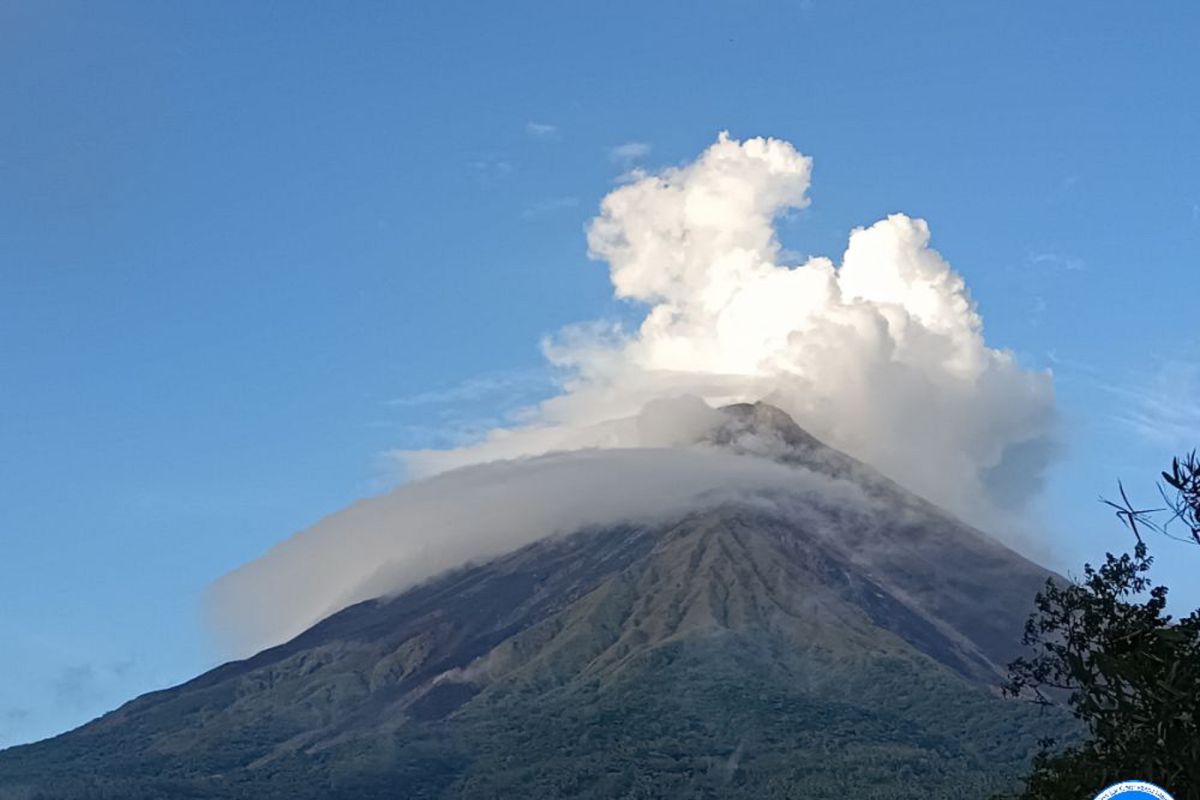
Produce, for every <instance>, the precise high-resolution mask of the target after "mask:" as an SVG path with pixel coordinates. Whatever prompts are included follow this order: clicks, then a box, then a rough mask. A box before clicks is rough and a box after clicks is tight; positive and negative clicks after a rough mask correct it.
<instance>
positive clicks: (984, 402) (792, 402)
mask: <svg viewBox="0 0 1200 800" xmlns="http://www.w3.org/2000/svg"><path fill="white" fill-rule="evenodd" d="M811 164H812V162H811V160H810V159H809V158H808V157H807V156H804V155H801V154H800V153H799V152H797V151H796V150H795V148H793V147H792V145H790V144H789V143H787V142H783V141H779V140H775V139H749V140H747V141H744V142H739V141H736V140H733V139H731V138H729V137H727V136H725V135H722V136H721V137H720V138H719V139H718V141H717V142H716V143H715V144H714V145H712V146H711V147H710V148H709V149H708V150H706V151H705V152H704V153H703V154H701V156H700V157H699V158H698V159H697V160H696V161H695V162H693V163H691V164H688V165H686V166H683V167H678V168H670V169H666V170H664V171H663V172H661V173H658V174H647V175H644V176H642V177H640V178H638V179H637V180H635V181H633V182H631V183H629V184H627V185H623V186H621V187H619V188H617V189H615V190H613V191H612V192H611V193H610V194H609V195H608V196H607V197H606V198H605V199H604V201H603V203H602V205H601V212H600V215H599V216H597V217H596V218H595V219H594V220H593V221H592V224H591V227H590V229H589V232H588V244H589V249H590V253H591V254H592V256H593V257H594V258H597V259H600V260H603V261H606V262H607V263H608V266H609V273H610V277H611V280H612V283H613V288H614V292H615V294H616V295H617V297H620V298H624V299H628V300H630V301H633V302H636V303H639V304H642V305H643V307H644V308H645V309H646V313H645V317H644V319H643V320H642V322H641V324H640V326H639V327H638V328H637V330H633V331H627V330H624V329H622V328H621V327H620V326H618V325H615V324H611V323H592V324H587V325H580V326H574V327H571V328H568V329H566V330H564V331H563V332H561V333H560V334H559V335H558V336H556V337H553V338H551V339H550V340H548V341H547V342H546V343H545V345H544V349H545V352H546V355H547V357H548V358H549V360H550V361H551V363H552V364H554V365H555V366H557V367H559V368H560V369H562V370H564V371H565V372H566V375H567V378H566V379H565V381H564V384H563V391H562V393H561V394H559V395H558V396H556V397H553V398H551V399H550V400H547V401H546V402H544V403H542V404H541V405H539V406H538V407H536V408H535V409H532V410H531V411H530V412H529V414H528V420H527V422H526V424H523V425H519V426H516V427H508V428H503V429H498V430H495V431H492V432H491V433H490V434H489V435H488V436H487V437H486V438H485V439H484V440H482V441H481V442H479V443H478V444H476V445H473V446H470V447H465V448H459V449H455V450H448V451H430V450H426V451H407V452H401V453H398V454H397V457H399V458H400V459H401V460H402V461H403V462H404V463H405V465H406V466H407V468H408V470H409V471H410V474H436V473H438V472H441V471H444V470H447V469H451V468H454V467H457V466H462V465H465V464H472V463H479V462H484V461H490V460H495V459H501V458H513V457H517V456H522V455H529V454H536V453H543V452H549V451H553V450H562V449H572V448H577V447H603V446H636V445H637V444H638V442H637V441H636V439H628V438H624V439H622V438H614V436H613V434H612V431H611V429H610V427H609V425H608V421H609V420H613V419H618V418H622V417H628V416H630V415H632V414H635V413H636V412H637V411H638V409H640V408H641V407H642V406H643V405H644V404H645V403H646V402H648V401H650V400H652V399H654V398H656V397H662V396H670V395H678V394H693V395H696V396H700V397H703V398H705V399H706V400H708V401H710V402H712V403H714V404H716V403H721V402H725V401H733V400H758V399H766V400H768V401H770V402H772V403H775V404H776V405H779V406H781V407H782V408H784V409H785V410H786V411H788V412H789V413H790V414H792V415H793V416H794V417H795V418H796V420H797V421H798V422H799V423H800V424H801V425H802V426H804V427H806V428H808V429H809V430H810V431H812V432H813V433H814V434H815V435H817V436H819V437H821V438H823V439H824V440H826V441H828V442H829V443H831V444H833V445H834V446H836V447H839V448H841V449H843V450H846V451H847V452H849V453H851V454H852V455H855V456H857V457H859V458H862V459H863V460H866V461H868V462H870V463H872V464H874V465H875V466H877V467H879V468H880V469H882V470H883V471H884V472H886V473H887V474H889V475H890V476H892V477H894V478H896V479H898V480H900V482H902V483H904V484H905V485H907V486H909V487H910V488H912V489H914V490H916V491H918V492H919V493H921V494H924V495H925V496H926V497H928V498H930V499H931V500H934V501H935V502H938V503H940V504H942V505H944V506H945V507H947V508H949V509H951V510H953V511H955V512H957V513H959V514H961V515H963V516H965V517H967V518H969V519H971V520H973V521H976V522H980V523H990V522H995V521H996V520H997V519H999V518H1001V517H1003V516H1006V515H1009V514H1011V513H1013V512H1015V511H1016V509H1015V508H1014V506H1019V505H1020V504H1021V503H1022V502H1023V501H1024V500H1025V499H1027V497H1028V496H1029V495H1031V494H1033V493H1035V492H1036V491H1037V489H1038V488H1039V486H1040V480H1041V476H1042V473H1043V471H1044V469H1045V467H1046V466H1047V463H1048V461H1049V460H1050V459H1051V458H1052V457H1053V454H1054V446H1053V442H1054V438H1055V405H1054V392H1053V384H1052V380H1051V376H1050V374H1049V373H1048V372H1044V371H1032V370H1027V369H1024V368H1022V367H1021V366H1020V365H1019V364H1018V363H1017V361H1016V359H1015V357H1014V356H1013V355H1012V354H1011V353H1010V352H1008V351H1005V350H1000V349H995V348H992V347H989V346H988V345H987V343H986V342H985V340H984V337H983V323H982V320H981V318H980V316H979V313H978V310H977V309H976V307H975V304H974V302H973V301H972V299H971V297H970V295H969V293H968V292H967V288H966V286H965V284H964V282H963V279H962V278H961V277H960V276H959V275H958V274H957V273H956V272H955V271H954V270H953V269H952V268H951V267H950V265H949V264H948V263H947V262H946V260H945V259H944V258H942V256H941V255H940V254H939V253H938V252H937V251H936V250H934V249H932V248H931V247H930V229H929V226H928V225H927V224H926V223H925V221H923V220H920V219H913V218H911V217H908V216H905V215H904V214H893V215H891V216H889V217H887V218H886V219H883V220H879V221H877V222H875V223H874V224H872V225H870V226H868V227H864V228H857V229H855V230H854V231H852V232H851V234H850V239H849V244H848V246H847V248H846V251H845V252H844V253H843V255H842V257H841V261H840V264H837V263H835V262H834V261H832V260H831V259H829V258H823V257H816V258H810V259H809V260H807V261H806V262H804V263H801V264H788V263H785V262H784V261H783V258H784V256H783V255H782V254H781V248H780V245H779V242H778V240H777V238H776V235H775V229H774V220H775V218H776V217H777V216H779V215H781V214H782V213H784V212H786V211H787V210H789V209H795V208H802V207H804V206H806V205H807V204H808V198H807V191H808V187H809V177H810V173H811Z"/></svg>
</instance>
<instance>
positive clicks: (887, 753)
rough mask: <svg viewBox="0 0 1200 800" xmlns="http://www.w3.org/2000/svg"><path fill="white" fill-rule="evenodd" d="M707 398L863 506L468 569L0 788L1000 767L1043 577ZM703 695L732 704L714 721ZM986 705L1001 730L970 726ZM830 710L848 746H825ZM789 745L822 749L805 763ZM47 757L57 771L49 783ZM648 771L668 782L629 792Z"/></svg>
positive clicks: (588, 535)
mask: <svg viewBox="0 0 1200 800" xmlns="http://www.w3.org/2000/svg"><path fill="white" fill-rule="evenodd" d="M722 413H724V414H725V417H726V420H727V422H726V424H724V425H721V426H718V427H717V428H715V429H714V430H713V431H712V432H711V433H710V437H711V440H712V443H713V444H715V445H717V446H722V447H731V448H734V449H737V450H740V451H744V452H748V453H752V454H755V455H764V454H769V457H772V458H777V459H781V460H782V459H791V460H792V462H793V463H797V464H802V465H803V466H805V468H808V469H812V468H814V466H815V467H816V468H818V469H821V470H824V471H826V474H831V473H832V474H833V477H836V478H837V479H838V480H847V481H851V482H853V483H854V484H855V485H857V486H859V487H860V488H862V489H863V491H864V492H866V493H868V494H870V495H872V496H873V497H874V499H875V500H876V501H878V503H877V504H876V505H873V506H865V505H864V506H862V507H845V506H839V505H838V504H837V503H836V502H826V501H824V500H822V499H820V498H818V499H813V498H812V497H809V496H805V497H801V498H797V497H793V496H789V495H787V494H770V493H768V494H766V495H763V496H759V497H755V498H752V499H748V500H747V501H745V502H736V503H734V502H728V503H724V504H721V505H718V506H716V507H712V508H706V509H704V510H702V511H696V512H693V513H690V514H685V515H683V516H682V517H681V518H678V519H674V520H670V521H666V522H659V523H654V524H642V525H635V524H627V525H616V526H609V527H605V528H599V529H587V530H581V531H576V532H574V533H570V534H567V535H562V536H556V537H551V538H549V539H546V540H542V541H538V542H535V543H533V544H529V545H526V546H524V547H521V548H518V549H516V550H514V551H512V552H510V553H508V554H505V555H503V556H500V557H498V558H495V559H490V560H487V561H485V562H484V563H478V564H469V565H465V566H462V567H459V568H457V569H454V570H451V571H449V572H447V573H444V574H442V575H440V576H438V577H435V578H433V579H431V580H428V581H425V582H423V583H421V584H420V585H418V586H415V587H412V588H410V589H408V590H406V591H404V592H401V593H399V594H397V595H395V596H391V597H384V598H377V599H373V600H367V601H363V602H361V603H357V604H354V605H352V606H349V607H348V608H345V609H342V610H341V611H338V612H336V613H334V614H332V615H330V616H329V617H327V618H326V619H324V620H322V621H321V622H319V623H317V624H316V625H314V626H312V627H311V628H309V629H308V630H306V631H305V632H303V633H301V634H300V635H299V636H297V637H295V638H293V639H291V640H289V641H288V642H285V643H283V644H281V645H279V646H277V647H273V648H269V649H267V650H264V651H262V652H260V653H258V654H256V655H254V656H252V657H250V658H248V659H244V660H241V661H235V662H230V663H228V664H225V665H222V666H220V667H217V668H216V669H214V670H212V671H210V672H208V673H205V674H204V675H201V676H198V677H197V678H195V679H193V680H192V681H189V682H187V683H184V684H182V685H180V686H177V687H174V688H171V689H167V690H163V691H161V692H155V693H151V694H148V695H143V696H142V697H141V698H138V699H135V700H133V701H131V702H130V703H127V704H125V705H124V706H122V707H121V708H119V709H117V710H116V711H113V712H110V713H109V714H106V715H104V716H103V717H101V718H99V719H98V720H96V721H94V722H92V723H89V724H88V725H85V726H83V727H82V728H80V729H77V730H76V731H73V732H70V733H68V734H64V735H63V736H60V737H56V738H55V739H51V740H47V741H46V742H42V743H37V744H34V745H28V746H25V747H21V748H13V749H11V750H9V751H4V752H3V753H0V798H5V797H8V796H14V797H15V796H19V795H16V794H13V793H14V792H25V795H26V796H28V797H30V798H35V797H40V796H45V797H58V796H61V797H65V798H74V797H109V796H111V797H118V796H120V797H140V796H146V797H149V796H155V794H154V793H155V792H158V793H162V792H164V791H170V792H176V793H177V794H178V796H197V797H243V796H245V797H250V796H254V797H271V796H279V797H283V796H289V797H292V796H295V797H308V796H313V797H317V796H322V797H340V796H345V797H351V796H353V797H374V796H380V797H383V796H393V795H391V794H389V792H394V791H395V790H396V789H397V788H404V789H405V790H406V791H408V792H409V795H408V796H413V797H431V798H432V797H447V798H449V797H491V796H507V795H506V794H505V793H506V792H511V791H515V790H516V787H517V786H521V785H528V784H529V783H530V782H531V781H532V782H533V783H534V784H535V785H539V786H542V791H543V792H544V793H543V794H542V795H541V796H547V797H559V796H561V797H574V796H579V797H607V796H629V797H636V796H646V797H652V796H664V797H666V796H709V794H706V793H711V792H717V791H718V790H719V791H721V792H724V793H725V794H721V795H712V796H735V797H736V796H743V795H740V794H737V793H736V792H734V793H730V787H731V786H733V785H735V784H736V785H738V786H741V788H740V789H738V791H742V792H744V793H745V794H744V796H747V797H750V796H770V795H769V791H774V790H773V789H771V788H770V787H772V786H777V787H783V788H782V789H781V791H782V790H784V789H786V790H787V791H791V790H792V788H795V787H798V786H807V787H808V789H807V791H810V793H811V792H812V791H817V794H815V795H814V796H834V792H835V789H836V787H838V786H841V787H842V790H845V789H846V788H847V787H849V788H853V789H854V790H855V791H858V792H865V794H863V796H873V795H871V794H870V792H871V791H876V790H879V791H884V789H885V788H886V787H885V786H884V784H885V783H886V782H883V783H880V784H879V785H875V784H874V783H871V781H875V783H878V782H879V781H878V780H877V779H880V776H879V774H878V770H877V769H876V766H877V763H876V762H878V763H883V762H885V761H886V762H887V763H893V765H894V766H895V767H896V768H897V769H900V768H902V769H904V770H910V771H911V770H916V771H917V773H920V772H921V771H922V770H924V771H925V772H926V773H928V776H929V780H930V781H932V783H931V784H930V786H932V787H933V788H934V789H935V790H937V791H943V790H944V791H947V792H948V791H950V788H951V786H952V785H954V784H961V783H962V782H963V781H966V782H967V783H969V784H970V785H973V786H978V787H981V789H982V788H984V787H991V788H1002V787H1003V786H1004V785H1006V781H1008V780H1011V776H1012V774H1015V772H1016V771H1017V770H1018V768H1019V767H1020V766H1021V765H1023V764H1024V760H1025V759H1026V758H1027V757H1028V755H1029V753H1030V752H1031V751H1032V750H1033V748H1034V746H1035V743H1036V739H1037V738H1038V737H1039V736H1040V735H1041V734H1043V733H1044V732H1045V731H1046V730H1047V728H1052V729H1058V728H1060V727H1061V725H1062V721H1061V719H1058V718H1055V719H1053V720H1050V721H1049V723H1047V721H1046V720H1041V721H1039V719H1038V718H1037V717H1034V716H1031V715H1030V712H1029V709H1026V708H1024V707H1023V706H1021V705H1020V704H1013V703H1009V702H1006V701H1003V700H1000V699H999V698H997V697H996V692H995V686H996V685H997V683H998V682H999V681H1000V679H1001V677H1002V675H1003V665H1004V663H1005V662H1006V660H1007V659H1008V658H1011V657H1012V656H1013V655H1015V654H1016V650H1017V646H1018V643H1019V638H1020V629H1021V625H1022V623H1023V620H1024V615H1025V613H1026V611H1027V609H1028V607H1029V606H1030V604H1031V601H1032V596H1033V594H1034V592H1035V591H1036V590H1037V589H1038V588H1040V586H1041V584H1042V583H1043V582H1044V581H1045V580H1046V579H1047V578H1048V577H1050V573H1048V572H1046V571H1045V570H1043V569H1042V568H1040V567H1037V566H1036V565H1034V564H1032V563H1031V562H1028V561H1026V560H1025V559H1023V558H1021V557H1020V556H1019V555H1017V554H1015V553H1012V552H1011V551H1009V550H1007V549H1006V548H1004V547H1003V546H1002V545H999V544H998V543H996V542H994V541H992V540H991V539H989V538H988V537H986V536H985V535H983V534H981V533H979V532H978V531H975V530H974V529H971V528H969V527H967V526H965V525H963V524H962V523H961V522H959V521H958V520H956V519H954V518H953V517H952V516H950V515H948V514H946V513H945V512H941V511H940V510H938V509H936V507H934V506H932V505H930V504H928V503H926V502H925V501H923V500H920V499H919V498H916V497H915V496H913V495H911V494H909V493H907V492H906V491H905V490H904V489H903V488H901V487H900V486H899V485H898V484H895V483H894V482H892V481H889V480H888V479H886V478H884V477H883V476H881V475H879V474H878V473H875V472H874V471H873V470H871V469H870V468H869V467H867V466H865V465H863V464H861V462H857V461H855V460H854V459H852V458H850V457H849V456H845V455H844V454H841V453H840V452H838V451H836V450H833V449H832V448H829V447H827V446H826V445H824V444H822V443H821V442H819V441H818V440H816V439H815V438H813V437H811V436H809V435H808V434H807V433H806V432H804V431H803V430H802V429H801V428H799V426H796V425H795V423H794V422H793V421H792V420H790V418H787V417H786V415H784V414H783V412H780V411H778V409H774V408H773V407H770V406H765V404H757V405H741V406H733V407H728V408H726V409H724V410H723V412H722ZM780 415H782V416H780ZM778 443H782V445H784V446H783V447H782V448H780V447H776V444H778ZM880 509H882V512H881V511H880ZM934 559H936V561H937V563H936V564H935V563H934ZM651 687H659V689H660V690H659V691H651ZM886 687H890V688H891V689H892V690H894V691H893V692H892V693H890V694H889V692H887V691H882V689H883V688H886ZM913 687H923V688H922V689H921V691H915V690H914V688H913ZM747 692H749V694H746V693H747ZM685 698H686V700H687V703H690V704H692V705H691V706H689V705H687V704H685V703H684V700H685ZM756 698H757V699H756ZM647 708H656V709H659V713H658V716H657V718H653V719H651V718H646V717H645V713H646V709H647ZM698 708H699V709H704V708H707V709H710V712H706V713H708V714H709V716H712V717H713V718H714V719H725V718H728V719H731V720H737V722H736V724H733V723H730V724H733V728H730V729H729V730H722V729H720V726H717V727H713V724H712V720H710V719H708V718H707V717H706V715H705V714H697V712H696V709H698ZM551 711H553V715H556V718H557V717H561V718H562V719H563V720H564V721H563V722H562V723H561V724H559V723H555V722H554V721H553V719H548V718H546V717H545V716H544V715H545V714H549V713H551ZM964 711H970V713H969V714H967V715H965V716H964ZM751 712H753V713H751ZM980 719H986V720H988V722H987V724H988V725H996V726H1000V727H1001V728H1003V729H1004V730H1005V731H1008V734H1007V735H1008V736H1010V737H1011V741H1010V742H1009V743H1007V744H1002V745H995V744H993V743H989V742H987V741H983V740H980V738H979V737H978V736H977V734H975V733H972V732H971V731H970V726H971V725H972V724H974V723H973V722H972V720H975V721H976V722H978V721H979V720H980ZM517 720H522V721H521V722H519V724H518V723H517V722H514V721H517ZM616 720H626V722H625V723H622V725H627V724H629V720H639V722H638V725H641V726H642V727H644V728H645V730H644V731H643V730H641V729H627V728H625V727H622V728H620V729H619V730H618V729H615V728H613V726H614V725H616V724H617V722H616ZM813 725H816V726H817V729H820V730H817V729H813V730H815V733H811V732H810V731H809V730H806V731H805V732H803V734H802V733H801V732H800V731H799V730H797V726H808V727H809V728H812V726H813ZM940 725H947V726H948V727H949V728H951V729H956V730H957V734H958V737H959V738H958V739H955V738H954V736H953V735H950V736H949V738H947V737H948V735H947V734H945V733H938V730H939V727H938V726H940ZM955 726H957V728H955ZM735 729H740V733H739V732H738V730H735ZM821 730H824V732H825V735H827V738H828V741H843V742H844V743H845V744H846V746H847V747H848V748H849V749H848V750H846V754H844V755H838V756H836V757H835V756H834V755H831V754H830V753H828V752H824V750H825V749H827V747H825V745H824V744H823V742H825V740H824V739H821V738H820V735H821ZM735 733H736V734H737V736H734V734H735ZM810 733H811V735H810ZM731 736H734V739H737V741H738V742H740V744H739V743H732V744H731V742H732V740H731V739H730V738H729V737H731ZM496 737H499V738H496ZM747 737H748V738H747ZM805 737H808V738H805ZM651 739H653V742H651V741H650V740H651ZM984 739H986V737H984ZM589 742H590V743H591V744H588V743H589ZM671 742H676V743H677V744H678V747H676V746H675V745H671V744H670V743H671ZM747 742H750V744H747ZM668 745H669V747H668ZM663 747H668V749H671V748H675V749H673V750H672V752H674V753H675V755H674V756H671V757H669V758H666V760H665V761H664V760H663V758H662V757H660V756H658V755H654V754H655V753H661V751H662V748H663ZM513 748H516V749H513ZM656 748H657V749H656ZM722 748H724V749H722ZM856 748H857V749H856ZM988 748H992V749H991V750H990V751H989V750H988ZM726 750H727V751H728V752H726ZM860 750H861V752H859V751H860ZM531 752H533V753H536V752H541V753H542V757H540V758H530V753H531ZM563 752H571V753H574V755H572V756H570V757H567V756H563V755H562V753H563ZM985 752H992V756H989V757H984V756H982V755H979V754H980V753H985ZM714 753H723V755H722V756H721V757H719V758H718V757H717V755H714ZM735 753H738V754H739V755H737V756H736V757H735V755H734V754H735ZM789 753H790V754H791V756H790V758H792V759H793V760H794V761H795V762H797V763H808V762H809V761H812V760H813V757H814V754H816V753H820V754H821V759H819V760H823V761H824V762H825V763H824V765H822V764H820V763H812V764H810V765H809V769H810V770H811V774H808V773H805V775H807V777H804V776H800V777H797V776H796V775H795V774H793V772H790V771H789V769H790V767H787V764H788V763H789V761H788V759H789V756H788V754H789ZM855 753H858V755H855ZM955 753H957V755H955ZM964 754H965V755H964ZM971 754H975V755H971ZM988 758H994V759H995V760H997V763H998V764H999V766H996V765H989V763H988V760H987V759H988ZM714 759H715V761H714ZM956 759H958V761H956ZM723 760H724V763H726V764H727V765H728V763H732V762H733V761H736V762H737V763H736V765H735V766H734V767H733V768H732V769H725V770H724V772H722V769H724V768H718V767H719V766H720V763H722V761H723ZM526 761H528V762H529V763H525V762H526ZM513 764H518V765H521V764H524V766H521V767H520V768H517V767H512V766H511V765H513ZM714 764H715V765H717V766H713V765H714ZM506 765H507V766H506ZM705 765H707V766H705ZM772 765H773V766H772ZM873 765H874V766H873ZM839 767H840V769H842V770H843V771H845V770H849V771H851V772H854V773H855V775H858V774H859V772H855V771H861V775H868V776H874V777H872V778H871V781H867V783H864V780H865V779H860V777H861V776H860V777H854V776H853V775H851V776H846V775H841V777H839V775H838V773H837V772H836V768H839ZM80 773H85V774H88V775H93V776H97V777H96V778H95V779H94V780H93V781H92V783H91V784H87V783H86V782H84V783H79V781H78V779H77V778H76V777H74V776H75V775H76V774H80ZM618 773H619V774H621V775H624V776H625V777H623V778H621V779H620V780H618V781H617V782H616V783H612V781H614V780H617V779H615V778H612V777H611V776H612V775H613V774H618ZM626 773H628V774H626ZM914 774H916V773H914ZM47 775H49V776H50V777H49V779H47V777H46V776H47ZM787 775H790V776H791V777H790V778H788V777H785V776H787ZM131 776H133V777H131ZM588 776H590V777H588ZM46 780H50V781H51V782H52V783H51V784H50V785H51V786H52V791H54V792H58V794H43V795H39V794H37V792H39V791H42V789H41V787H40V786H39V785H38V783H37V782H36V781H42V782H43V783H45V781H46ZM588 781H591V782H592V783H591V784H588ZM780 781H783V783H780ZM789 781H790V783H789ZM868 784H870V785H868ZM589 786H590V787H591V788H589ZM654 786H674V787H675V788H674V789H672V790H671V791H674V792H676V794H675V795H672V794H670V793H669V792H668V793H667V794H653V793H650V794H646V793H645V792H643V789H645V791H652V787H654ZM571 787H574V788H571ZM604 787H607V788H604ZM638 787H642V788H638ZM648 787H649V788H648ZM788 787H791V788H788ZM872 787H873V788H872ZM928 788H929V787H928V786H927V787H926V789H928ZM653 791H658V790H653ZM662 791H666V790H665V789H664V790H662ZM886 791H890V792H892V793H891V794H887V793H886V792H885V793H884V794H879V795H878V796H881V797H882V796H888V797H902V796H914V797H915V796H928V795H924V794H921V795H918V794H905V793H904V791H900V790H899V789H897V787H895V786H892V787H891V788H887V789H886ZM905 791H907V790H905ZM5 792H8V794H7V795H6V794H4V793H5ZM140 792H144V793H145V794H144V795H143V794H139V793H140ZM305 792H308V794H305ZM603 792H608V793H607V794H606V793H603ZM639 792H642V793H640V794H639ZM685 792H686V793H685ZM763 792H768V793H767V794H763ZM821 792H824V794H822V793H821ZM172 796H173V795H172ZM781 796H782V795H781ZM945 796H954V795H953V794H946V795H945Z"/></svg>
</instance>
